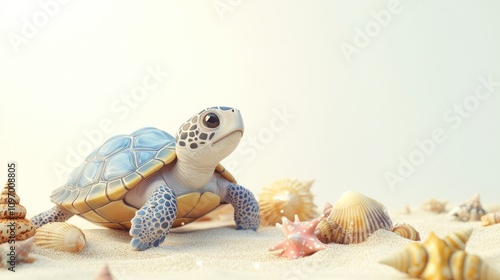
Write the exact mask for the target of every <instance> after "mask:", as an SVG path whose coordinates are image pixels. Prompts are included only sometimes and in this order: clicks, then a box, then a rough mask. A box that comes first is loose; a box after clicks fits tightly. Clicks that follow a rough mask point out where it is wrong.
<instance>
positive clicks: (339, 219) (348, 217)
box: [317, 191, 392, 244]
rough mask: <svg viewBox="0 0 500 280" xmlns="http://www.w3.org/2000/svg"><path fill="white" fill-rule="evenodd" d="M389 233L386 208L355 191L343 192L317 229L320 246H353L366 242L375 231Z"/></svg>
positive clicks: (389, 224)
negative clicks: (334, 244)
mask: <svg viewBox="0 0 500 280" xmlns="http://www.w3.org/2000/svg"><path fill="white" fill-rule="evenodd" d="M381 228H382V229H387V230H392V221H391V218H390V217H389V215H388V214H387V210H386V209H385V206H384V205H383V204H382V203H380V202H378V201H376V200H374V199H372V198H369V197H367V196H364V195H362V194H360V193H358V192H354V191H349V192H345V193H344V194H343V195H342V196H341V197H340V198H339V200H338V201H337V203H335V204H334V205H333V207H332V208H331V212H330V216H328V218H327V219H325V220H323V221H321V222H320V223H319V225H318V228H317V236H318V239H319V240H321V242H323V243H331V242H334V243H339V244H354V243H360V242H363V241H365V240H366V239H367V238H368V237H369V236H370V235H371V234H372V233H374V232H375V231H376V230H378V229H381Z"/></svg>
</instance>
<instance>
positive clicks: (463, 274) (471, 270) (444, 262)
mask: <svg viewBox="0 0 500 280" xmlns="http://www.w3.org/2000/svg"><path fill="white" fill-rule="evenodd" d="M380 262H381V263H382V264H386V265H389V266H392V267H394V268H395V269H397V270H399V271H401V272H404V273H407V274H408V275H409V276H411V277H418V278H421V279H500V273H498V272H497V271H495V270H494V269H493V268H492V267H490V266H489V265H488V264H487V263H484V262H483V261H482V260H481V259H480V258H479V257H478V256H476V255H471V254H467V253H466V252H465V251H464V250H456V249H454V248H451V247H449V246H448V244H447V243H446V242H445V241H444V240H441V239H439V238H438V237H437V236H436V235H435V234H434V232H431V233H430V234H429V237H428V238H427V240H426V241H425V242H424V243H423V244H420V243H417V242H412V243H410V244H409V245H407V246H406V247H405V249H404V250H403V251H401V252H399V253H397V254H396V255H393V256H392V257H390V258H387V259H384V260H382V261H380Z"/></svg>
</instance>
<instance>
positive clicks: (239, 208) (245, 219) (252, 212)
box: [224, 184, 260, 230]
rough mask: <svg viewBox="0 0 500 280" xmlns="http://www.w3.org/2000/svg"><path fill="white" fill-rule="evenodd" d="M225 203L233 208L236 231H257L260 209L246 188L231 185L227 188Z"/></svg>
mask: <svg viewBox="0 0 500 280" xmlns="http://www.w3.org/2000/svg"><path fill="white" fill-rule="evenodd" d="M224 201H225V202H228V203H231V205H233V207H234V221H235V222H236V229H252V230H257V229H258V228H259V224H260V209H259V204H258V203H257V200H256V199H255V197H254V196H253V194H252V192H251V191H249V190H247V189H246V188H244V187H242V186H240V185H236V184H231V185H229V186H228V187H227V194H226V197H225V198H224Z"/></svg>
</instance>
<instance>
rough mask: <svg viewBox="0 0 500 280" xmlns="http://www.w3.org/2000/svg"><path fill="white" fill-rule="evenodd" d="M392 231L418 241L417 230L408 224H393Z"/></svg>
mask: <svg viewBox="0 0 500 280" xmlns="http://www.w3.org/2000/svg"><path fill="white" fill-rule="evenodd" d="M392 232H394V233H395V234H398V235H400V236H402V237H404V238H406V239H410V240H413V241H420V234H419V233H418V231H417V230H416V229H415V228H414V227H412V226H411V225H408V224H402V225H395V226H394V228H393V229H392Z"/></svg>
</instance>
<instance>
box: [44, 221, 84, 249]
mask: <svg viewBox="0 0 500 280" xmlns="http://www.w3.org/2000/svg"><path fill="white" fill-rule="evenodd" d="M35 244H36V245H37V246H38V247H41V248H50V249H55V250H58V251H65V252H71V253H78V252H80V251H81V250H82V249H83V247H84V246H85V244H86V240H85V235H84V234H83V232H82V231H81V230H80V229H79V228H77V227H76V226H74V225H72V224H68V223H59V222H57V223H48V224H46V225H43V226H41V227H40V228H38V229H37V230H36V234H35Z"/></svg>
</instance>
